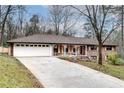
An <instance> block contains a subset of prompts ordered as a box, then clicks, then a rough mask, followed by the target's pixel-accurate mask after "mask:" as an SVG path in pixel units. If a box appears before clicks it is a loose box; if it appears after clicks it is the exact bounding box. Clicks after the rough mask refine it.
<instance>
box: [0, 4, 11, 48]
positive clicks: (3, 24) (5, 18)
mask: <svg viewBox="0 0 124 93" xmlns="http://www.w3.org/2000/svg"><path fill="white" fill-rule="evenodd" d="M5 8H6V9H5V12H4V13H3V15H4V17H3V16H1V18H2V17H3V20H2V22H1V38H0V44H1V46H3V36H4V27H5V23H6V20H7V17H8V15H9V13H10V12H11V10H12V9H11V5H8V6H6V7H5Z"/></svg>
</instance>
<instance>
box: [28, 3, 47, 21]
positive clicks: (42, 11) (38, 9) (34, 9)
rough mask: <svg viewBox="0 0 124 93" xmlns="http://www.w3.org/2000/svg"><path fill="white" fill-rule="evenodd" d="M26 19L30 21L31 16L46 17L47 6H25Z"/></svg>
mask: <svg viewBox="0 0 124 93" xmlns="http://www.w3.org/2000/svg"><path fill="white" fill-rule="evenodd" d="M26 7H27V17H28V19H30V18H31V17H32V15H33V14H38V15H42V16H44V17H48V6H43V5H27V6H26Z"/></svg>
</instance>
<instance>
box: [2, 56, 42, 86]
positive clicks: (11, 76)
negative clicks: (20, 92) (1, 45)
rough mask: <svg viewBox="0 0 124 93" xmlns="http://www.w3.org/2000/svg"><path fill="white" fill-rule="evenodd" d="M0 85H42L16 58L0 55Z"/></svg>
mask: <svg viewBox="0 0 124 93" xmlns="http://www.w3.org/2000/svg"><path fill="white" fill-rule="evenodd" d="M0 87H1V88H39V87H43V86H42V85H41V84H40V83H39V81H38V80H37V79H36V78H35V77H34V76H33V74H32V73H31V72H30V71H29V70H28V69H27V68H26V67H25V66H24V65H22V64H21V63H20V62H19V61H18V60H17V59H15V58H14V57H10V56H7V55H0Z"/></svg>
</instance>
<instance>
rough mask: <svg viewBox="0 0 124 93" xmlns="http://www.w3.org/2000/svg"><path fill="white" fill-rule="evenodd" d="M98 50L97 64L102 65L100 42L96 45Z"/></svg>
mask: <svg viewBox="0 0 124 93" xmlns="http://www.w3.org/2000/svg"><path fill="white" fill-rule="evenodd" d="M98 48H99V50H98V54H99V56H98V57H99V58H98V64H100V65H102V42H101V41H100V42H99V46H98Z"/></svg>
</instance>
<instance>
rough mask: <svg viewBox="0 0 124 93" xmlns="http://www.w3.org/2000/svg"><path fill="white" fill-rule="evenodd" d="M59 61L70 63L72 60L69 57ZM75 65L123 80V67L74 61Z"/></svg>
mask: <svg viewBox="0 0 124 93" xmlns="http://www.w3.org/2000/svg"><path fill="white" fill-rule="evenodd" d="M60 59H64V60H68V61H70V62H73V61H74V59H72V58H69V57H60ZM76 63H78V64H80V65H84V66H87V67H89V68H92V69H95V70H98V71H101V72H103V73H105V74H109V75H111V76H114V77H117V78H119V79H122V80H124V65H120V66H117V65H111V64H103V65H102V66H101V65H98V64H97V63H96V62H84V61H79V60H76Z"/></svg>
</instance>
